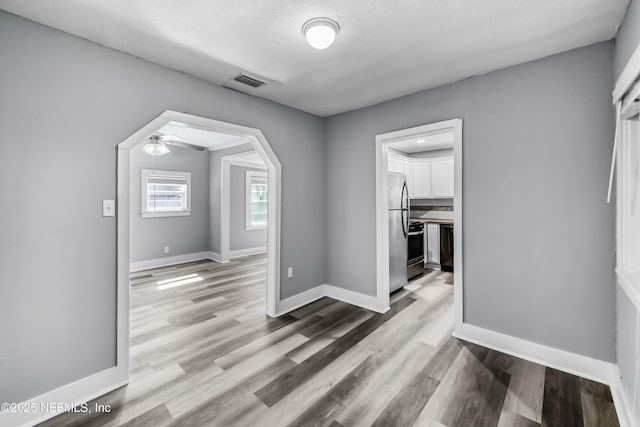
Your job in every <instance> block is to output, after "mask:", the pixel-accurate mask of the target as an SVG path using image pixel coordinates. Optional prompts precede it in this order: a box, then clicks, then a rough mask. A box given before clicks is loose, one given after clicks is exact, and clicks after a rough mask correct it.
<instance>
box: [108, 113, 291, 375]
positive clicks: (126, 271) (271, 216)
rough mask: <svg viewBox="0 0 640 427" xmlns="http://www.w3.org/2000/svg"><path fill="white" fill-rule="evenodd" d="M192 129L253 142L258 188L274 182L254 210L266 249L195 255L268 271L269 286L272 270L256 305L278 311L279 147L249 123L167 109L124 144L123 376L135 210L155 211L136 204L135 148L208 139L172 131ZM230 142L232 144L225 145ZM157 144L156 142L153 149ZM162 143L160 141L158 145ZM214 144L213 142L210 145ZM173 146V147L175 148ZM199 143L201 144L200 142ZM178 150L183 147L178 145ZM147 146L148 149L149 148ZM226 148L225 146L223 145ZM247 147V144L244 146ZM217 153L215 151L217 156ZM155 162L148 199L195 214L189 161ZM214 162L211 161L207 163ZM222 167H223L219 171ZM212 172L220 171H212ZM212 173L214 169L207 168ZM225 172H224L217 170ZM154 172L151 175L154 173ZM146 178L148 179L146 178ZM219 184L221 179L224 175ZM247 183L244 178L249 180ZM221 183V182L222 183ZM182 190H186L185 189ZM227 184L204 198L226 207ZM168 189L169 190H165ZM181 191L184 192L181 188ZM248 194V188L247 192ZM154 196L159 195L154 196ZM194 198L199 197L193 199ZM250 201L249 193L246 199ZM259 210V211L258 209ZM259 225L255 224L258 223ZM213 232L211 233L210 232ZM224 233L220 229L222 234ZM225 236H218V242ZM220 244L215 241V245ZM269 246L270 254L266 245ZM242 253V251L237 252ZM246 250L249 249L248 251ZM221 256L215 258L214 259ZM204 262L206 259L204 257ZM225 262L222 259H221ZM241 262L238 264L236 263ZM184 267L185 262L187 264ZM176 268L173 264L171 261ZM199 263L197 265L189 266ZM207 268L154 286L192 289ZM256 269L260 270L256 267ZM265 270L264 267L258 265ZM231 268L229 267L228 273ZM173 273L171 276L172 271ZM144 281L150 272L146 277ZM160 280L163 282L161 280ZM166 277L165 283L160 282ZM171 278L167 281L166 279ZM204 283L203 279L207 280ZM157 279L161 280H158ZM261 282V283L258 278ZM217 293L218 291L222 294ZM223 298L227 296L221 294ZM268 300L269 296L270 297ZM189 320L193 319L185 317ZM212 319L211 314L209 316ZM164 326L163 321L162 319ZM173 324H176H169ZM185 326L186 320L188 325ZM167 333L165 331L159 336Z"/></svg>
mask: <svg viewBox="0 0 640 427" xmlns="http://www.w3.org/2000/svg"><path fill="white" fill-rule="evenodd" d="M168 128H172V129H181V130H180V131H179V132H173V131H172V132H169V131H168V130H167V129H168ZM188 130H191V131H193V133H194V135H195V134H196V133H198V132H200V133H207V132H208V133H211V134H216V135H218V136H221V137H222V136H226V137H228V138H227V139H228V141H226V142H224V141H223V143H222V145H221V146H220V147H217V148H218V149H219V148H222V146H224V147H225V148H227V147H235V146H239V145H243V146H245V147H246V146H248V147H249V148H250V149H251V151H252V155H251V156H252V157H251V158H252V159H253V160H255V161H256V162H257V161H259V162H261V166H260V173H259V174H257V175H258V178H259V179H257V180H254V181H252V182H253V184H254V187H255V188H256V189H258V190H262V189H266V188H268V189H269V191H268V193H267V192H266V191H265V192H262V191H260V195H259V196H260V197H262V198H261V199H259V200H258V201H257V202H256V203H254V204H253V207H254V208H255V209H253V210H252V211H251V212H252V213H253V214H254V215H253V218H254V219H255V221H254V222H256V223H258V222H259V223H260V224H258V225H260V226H261V227H263V228H264V229H265V230H264V231H265V234H266V242H264V241H263V245H262V247H261V249H262V252H263V253H261V254H257V255H255V258H251V257H247V258H248V259H245V260H242V261H232V262H228V261H229V259H228V258H229V256H230V255H233V254H229V253H227V254H226V256H227V259H224V260H223V259H222V256H221V254H220V253H219V252H218V251H216V250H215V249H211V250H209V251H203V252H198V253H195V254H190V256H191V257H192V258H193V256H194V255H198V256H200V255H202V256H201V257H200V258H201V259H204V258H209V259H210V261H202V262H210V263H213V264H218V265H220V266H223V267H220V268H221V269H226V270H229V273H230V274H234V275H235V276H238V275H239V276H238V277H239V278H241V279H242V278H246V277H248V275H262V277H261V278H259V279H258V280H259V281H261V283H260V284H261V287H262V288H263V289H264V288H265V286H264V275H265V271H266V289H265V292H264V294H266V295H265V298H263V299H262V302H261V303H260V302H257V303H256V304H255V307H256V308H255V310H258V311H260V308H259V305H260V304H261V305H262V307H263V308H262V313H263V316H264V313H266V314H267V315H268V316H270V317H275V316H276V315H277V313H278V301H279V293H280V289H279V282H280V280H279V276H280V271H279V258H280V244H279V241H280V177H281V165H280V162H279V161H278V159H277V157H276V155H275V153H274V152H273V150H272V149H271V147H270V146H269V143H268V142H267V140H266V138H265V137H264V135H263V134H262V132H261V131H260V130H258V129H253V128H248V127H244V126H239V125H234V124H230V123H225V122H220V121H216V120H212V119H208V118H203V117H198V116H193V115H190V114H185V113H179V112H175V111H165V112H164V113H162V114H161V115H160V116H159V117H157V118H156V119H154V120H153V121H151V122H150V123H148V124H147V125H145V126H144V127H142V128H141V129H140V130H138V131H137V132H135V133H134V134H133V135H131V136H130V137H129V138H127V139H126V140H125V141H123V142H122V143H120V144H119V145H118V172H117V179H118V183H117V189H118V201H117V224H118V226H117V233H118V235H117V260H118V264H117V300H118V305H117V307H118V311H117V331H116V332H117V368H118V377H119V379H121V380H123V381H127V380H128V378H129V368H130V356H132V355H131V354H130V352H131V349H130V322H131V321H132V320H134V319H133V318H132V317H131V316H132V315H131V312H130V293H129V292H130V287H129V285H130V270H131V269H130V267H131V261H132V259H131V245H130V243H131V236H130V234H131V233H130V232H131V223H130V222H131V217H132V216H133V215H132V214H131V211H132V210H134V211H135V212H134V214H139V216H144V215H145V214H149V215H151V216H153V214H154V213H153V212H146V213H145V212H144V211H145V203H142V202H141V205H142V209H141V210H140V212H138V209H137V206H135V205H133V202H132V201H130V197H131V188H132V180H131V175H130V174H131V172H130V165H131V162H132V161H133V156H132V155H133V151H132V150H134V149H135V148H138V149H139V148H140V144H141V143H142V142H144V143H145V145H149V144H152V145H153V144H156V143H158V142H160V143H162V145H163V146H166V147H172V145H175V146H176V147H180V149H184V148H185V147H184V146H185V145H186V146H189V145H196V146H197V145H206V144H198V143H194V142H193V140H191V139H189V140H188V141H184V140H183V141H180V140H179V138H175V136H176V135H171V134H172V133H176V134H177V133H183V132H187V131H188ZM225 144H226V145H225ZM153 148H154V147H150V148H149V149H150V150H152V149H153ZM156 148H157V147H156ZM186 148H194V147H186ZM209 148H210V149H211V147H209ZM171 149H173V148H171ZM196 149H197V148H196ZM175 150H178V148H175ZM145 151H146V150H145ZM221 151H222V150H221ZM238 151H242V150H238ZM245 151H246V150H245ZM184 152H185V153H186V152H191V151H190V150H185V151H184ZM212 157H213V156H212ZM155 166H157V165H155V164H154V167H153V168H152V169H151V172H148V171H147V172H148V173H147V175H145V172H144V171H143V172H142V179H152V180H153V183H151V181H149V182H147V185H146V186H145V185H141V192H143V191H144V188H151V187H149V185H152V184H153V185H152V187H153V186H155V187H153V188H155V190H153V191H154V192H155V193H157V194H155V195H154V196H153V197H150V198H149V197H147V198H145V200H147V199H149V200H151V201H149V202H148V203H150V204H151V203H152V202H153V203H154V204H155V205H156V206H154V208H156V210H162V209H158V208H159V207H163V208H167V207H169V206H173V205H175V204H180V203H184V206H183V209H181V210H182V211H183V212H181V213H175V214H176V215H192V212H191V211H192V209H191V205H190V203H191V202H192V201H195V198H194V197H195V194H192V193H191V191H195V190H196V188H195V187H193V188H191V182H190V180H191V174H190V173H187V171H186V169H188V168H187V167H184V168H182V169H184V170H182V171H175V170H173V171H166V170H164V171H163V170H161V169H160V168H156V167H155ZM207 168H208V167H207ZM219 171H220V169H219V168H218V170H217V173H218V174H219V173H220V172H219ZM175 172H185V173H183V174H178V173H175ZM211 175H214V173H212V174H211ZM207 176H209V173H208V172H207ZM217 176H220V175H217ZM148 177H151V178H148ZM142 184H144V183H142ZM218 184H221V183H220V180H218ZM243 185H244V183H243ZM218 188H220V187H218ZM181 192H182V193H181ZM221 192H222V191H221V190H219V193H218V196H217V198H216V197H212V196H211V195H210V194H209V195H207V196H208V197H207V201H204V202H202V203H206V204H213V205H215V206H218V208H220V201H221V198H220V194H221ZM165 193H166V194H165ZM178 193H180V194H178ZM243 195H244V192H243ZM152 199H153V200H152ZM192 199H193V200H192ZM242 202H243V205H244V199H243V200H242ZM253 211H255V212H253ZM254 225H255V224H254ZM203 233H207V231H206V230H205V231H203ZM207 234H209V233H207ZM218 239H219V235H218ZM207 240H210V241H215V240H216V238H215V237H214V236H207ZM219 242H220V241H219V240H218V243H219ZM213 248H215V246H213ZM265 250H266V255H265V253H264V251H265ZM164 252H165V254H166V253H167V252H168V249H167V247H166V246H165V247H164ZM236 255H237V254H236ZM245 255H249V254H248V253H247V254H245ZM173 258H175V260H174V261H176V263H179V262H185V261H196V260H195V259H193V260H191V259H189V260H186V259H185V260H181V259H180V256H176V257H173ZM214 261H215V262H214ZM198 262H200V261H198ZM219 263H222V264H219ZM235 264H238V265H237V268H235V267H234V265H235ZM141 266H142V267H144V265H142V264H141V265H138V267H141ZM182 266H183V267H184V266H185V265H184V264H182ZM169 268H170V267H169ZM190 269H194V271H186V270H190ZM199 269H201V266H198V265H194V266H193V268H191V267H189V264H187V265H186V270H184V271H185V274H184V277H182V276H183V275H180V274H174V273H175V272H170V274H167V276H168V278H167V280H164V279H163V278H159V280H156V281H154V288H156V287H157V288H158V289H160V287H162V289H163V290H164V289H171V288H173V289H174V290H175V289H186V286H184V285H189V284H190V283H195V281H196V280H197V281H201V279H202V277H197V276H198V273H197V272H196V270H199ZM216 269H218V270H219V271H220V269H219V268H218V267H212V269H211V271H212V273H211V274H213V275H216V274H221V273H220V272H219V271H218V273H216V272H215V271H214V270H216ZM238 269H249V270H251V272H250V273H248V274H244V273H240V272H237V271H235V270H238ZM254 270H255V271H254ZM258 270H260V271H258ZM222 274H226V273H222ZM169 276H171V277H169ZM141 279H142V281H144V280H145V279H144V278H141ZM156 282H157V283H156ZM160 282H162V283H160ZM165 282H166V283H165ZM201 283H202V282H201ZM156 284H157V286H155V285H156ZM256 285H257V284H256ZM197 298H201V299H202V298H208V297H207V295H204V294H203V295H200V296H198V297H197ZM216 298H217V297H216ZM219 298H222V297H219ZM265 300H266V301H265ZM182 320H188V319H182ZM204 321H206V319H204ZM156 326H158V325H156ZM159 326H160V327H162V325H159ZM169 326H170V325H169ZM183 326H184V325H183ZM158 338H161V337H158Z"/></svg>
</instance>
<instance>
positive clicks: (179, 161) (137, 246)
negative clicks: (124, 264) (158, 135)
mask: <svg viewBox="0 0 640 427" xmlns="http://www.w3.org/2000/svg"><path fill="white" fill-rule="evenodd" d="M170 150H171V152H170V153H169V154H166V155H164V156H156V157H155V159H154V158H153V157H152V156H150V155H148V154H146V153H145V152H143V151H142V150H141V149H140V147H138V148H135V149H133V150H131V154H130V163H129V171H130V173H129V176H130V188H129V191H130V192H129V196H130V206H131V212H130V215H129V217H130V219H129V221H130V222H129V234H130V236H131V240H130V242H129V247H130V251H131V252H130V255H129V257H130V260H131V262H139V261H148V260H153V259H158V258H164V257H172V256H177V255H186V254H192V253H196V252H204V251H208V250H209V153H208V152H207V151H195V150H190V149H188V148H179V147H171V148H170ZM154 161H155V166H154ZM142 169H157V170H170V171H182V172H191V210H192V212H191V215H189V216H174V217H160V218H142V216H141V215H140V210H141V208H142V207H141V201H140V191H141V186H140V181H141V173H140V172H141V170H142ZM165 246H169V248H170V252H169V253H168V254H165V253H164V247H165Z"/></svg>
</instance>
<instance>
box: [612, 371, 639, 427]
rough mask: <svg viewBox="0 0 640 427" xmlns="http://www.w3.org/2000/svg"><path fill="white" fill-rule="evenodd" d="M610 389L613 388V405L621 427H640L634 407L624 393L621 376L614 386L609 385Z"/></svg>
mask: <svg viewBox="0 0 640 427" xmlns="http://www.w3.org/2000/svg"><path fill="white" fill-rule="evenodd" d="M609 387H610V388H611V396H612V397H613V404H614V405H615V407H616V413H617V414H618V421H620V427H633V426H637V425H640V420H634V414H633V406H632V405H631V403H630V400H629V397H628V396H627V393H626V392H625V391H624V387H623V386H622V381H621V380H620V375H618V377H617V378H616V381H615V383H614V384H609Z"/></svg>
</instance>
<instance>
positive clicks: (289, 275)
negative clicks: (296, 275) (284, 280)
mask: <svg viewBox="0 0 640 427" xmlns="http://www.w3.org/2000/svg"><path fill="white" fill-rule="evenodd" d="M287 277H288V278H289V279H291V278H292V277H293V267H289V268H287Z"/></svg>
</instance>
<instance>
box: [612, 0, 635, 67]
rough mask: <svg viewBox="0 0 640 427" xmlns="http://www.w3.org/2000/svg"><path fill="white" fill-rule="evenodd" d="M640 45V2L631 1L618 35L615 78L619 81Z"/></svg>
mask: <svg viewBox="0 0 640 427" xmlns="http://www.w3.org/2000/svg"><path fill="white" fill-rule="evenodd" d="M638 45H640V0H631V3H630V4H629V7H628V8H627V13H626V15H625V16H624V20H623V21H622V24H621V25H620V28H619V29H618V34H617V35H616V50H615V55H614V65H615V66H614V76H615V78H616V79H617V78H618V77H620V73H622V70H623V69H624V66H625V65H627V62H628V61H629V59H630V58H631V55H633V52H635V50H636V49H637V47H638Z"/></svg>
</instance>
